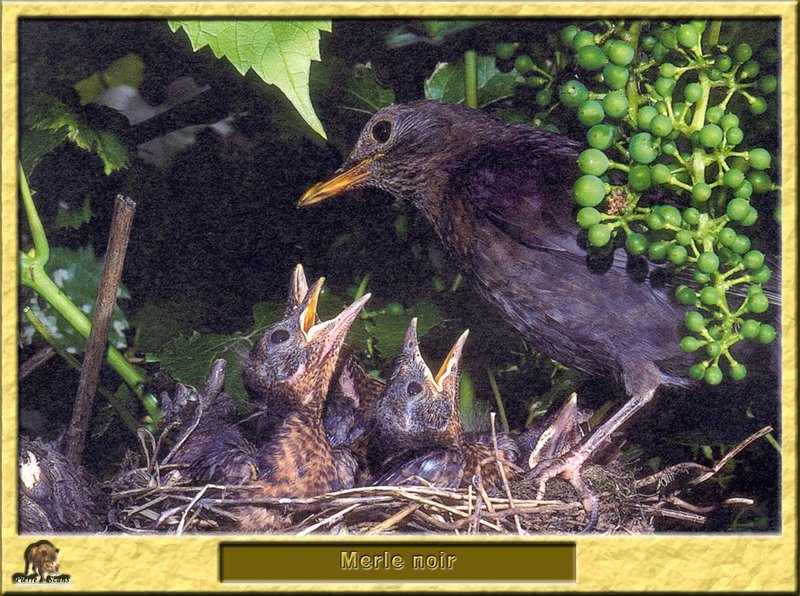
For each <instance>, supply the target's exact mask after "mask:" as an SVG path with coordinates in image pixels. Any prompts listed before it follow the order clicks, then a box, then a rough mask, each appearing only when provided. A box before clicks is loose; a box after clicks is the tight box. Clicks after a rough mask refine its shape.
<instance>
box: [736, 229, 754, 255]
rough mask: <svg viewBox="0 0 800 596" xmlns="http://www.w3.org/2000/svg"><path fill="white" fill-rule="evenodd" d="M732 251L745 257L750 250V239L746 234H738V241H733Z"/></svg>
mask: <svg viewBox="0 0 800 596" xmlns="http://www.w3.org/2000/svg"><path fill="white" fill-rule="evenodd" d="M731 250H733V251H734V252H735V253H738V254H740V255H743V254H744V253H746V252H747V251H748V250H750V238H748V237H747V236H745V235H744V234H737V235H736V240H734V241H733V245H732V246H731Z"/></svg>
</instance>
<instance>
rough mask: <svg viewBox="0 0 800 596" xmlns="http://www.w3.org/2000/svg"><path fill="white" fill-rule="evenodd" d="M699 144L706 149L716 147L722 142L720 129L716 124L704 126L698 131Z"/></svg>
mask: <svg viewBox="0 0 800 596" xmlns="http://www.w3.org/2000/svg"><path fill="white" fill-rule="evenodd" d="M700 142H701V143H702V144H703V145H705V146H706V147H708V148H712V147H717V146H718V145H719V144H720V143H721V142H722V129H721V128H720V127H719V126H717V125H716V124H706V125H705V126H704V127H703V128H701V129H700Z"/></svg>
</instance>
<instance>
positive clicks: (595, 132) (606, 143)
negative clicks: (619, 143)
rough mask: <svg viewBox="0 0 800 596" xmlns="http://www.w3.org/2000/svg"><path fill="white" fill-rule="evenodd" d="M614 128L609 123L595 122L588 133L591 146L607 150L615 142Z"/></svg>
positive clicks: (587, 137)
mask: <svg viewBox="0 0 800 596" xmlns="http://www.w3.org/2000/svg"><path fill="white" fill-rule="evenodd" d="M614 137H615V134H614V128H613V127H612V126H609V125H608V124H595V125H594V126H592V127H591V128H590V129H589V130H588V132H587V133H586V141H587V142H588V143H589V145H590V146H591V147H594V148H595V149H599V150H600V151H605V150H606V149H608V148H609V147H611V144H612V143H613V142H614Z"/></svg>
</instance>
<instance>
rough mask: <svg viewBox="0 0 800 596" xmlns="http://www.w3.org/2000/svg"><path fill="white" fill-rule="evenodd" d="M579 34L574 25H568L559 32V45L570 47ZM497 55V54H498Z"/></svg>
mask: <svg viewBox="0 0 800 596" xmlns="http://www.w3.org/2000/svg"><path fill="white" fill-rule="evenodd" d="M579 32H580V29H578V28H577V27H576V26H575V25H568V26H566V27H564V28H563V29H562V30H561V43H563V44H564V45H565V46H567V47H568V48H570V47H572V41H573V40H574V39H575V36H576V35H577V34H578V33H579ZM498 55H499V54H498ZM510 57H511V56H509V58H510Z"/></svg>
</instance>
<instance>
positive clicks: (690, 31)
mask: <svg viewBox="0 0 800 596" xmlns="http://www.w3.org/2000/svg"><path fill="white" fill-rule="evenodd" d="M701 33H702V32H701ZM677 37H678V43H679V44H681V45H682V46H683V47H684V48H692V47H694V46H695V45H697V42H698V41H700V33H698V31H697V29H695V28H694V27H693V26H692V25H690V24H686V25H681V26H680V27H679V28H678V35H677Z"/></svg>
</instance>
